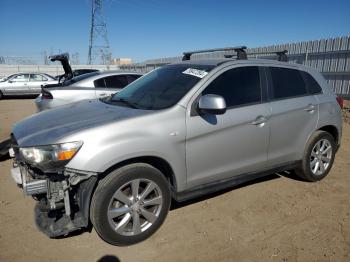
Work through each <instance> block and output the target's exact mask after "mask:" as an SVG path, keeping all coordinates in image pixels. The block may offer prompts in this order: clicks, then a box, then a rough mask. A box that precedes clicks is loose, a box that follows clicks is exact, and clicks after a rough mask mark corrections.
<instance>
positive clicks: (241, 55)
mask: <svg viewBox="0 0 350 262" xmlns="http://www.w3.org/2000/svg"><path fill="white" fill-rule="evenodd" d="M245 49H247V47H246V46H237V47H224V48H214V49H203V50H197V51H189V52H184V53H183V57H182V61H186V60H191V55H193V54H200V53H212V52H220V51H232V50H233V51H235V52H236V53H237V59H247V53H246V51H245ZM225 57H226V58H231V57H233V55H225Z"/></svg>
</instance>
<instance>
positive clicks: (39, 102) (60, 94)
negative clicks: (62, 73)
mask: <svg viewBox="0 0 350 262" xmlns="http://www.w3.org/2000/svg"><path fill="white" fill-rule="evenodd" d="M141 76H142V74H140V73H135V72H123V71H105V72H100V71H97V72H93V73H88V74H83V75H80V76H77V77H73V78H71V79H70V80H66V81H65V82H64V85H61V86H60V87H51V88H45V87H43V88H42V93H41V95H40V96H38V97H37V98H36V99H35V105H36V107H37V109H38V111H42V110H45V109H50V108H54V107H57V106H62V105H65V104H70V103H74V102H77V101H80V100H84V99H95V98H102V97H106V96H110V95H112V94H114V93H117V92H119V91H120V90H121V89H123V88H124V87H125V86H127V85H128V84H130V83H131V82H133V81H135V80H136V79H138V78H139V77H141Z"/></svg>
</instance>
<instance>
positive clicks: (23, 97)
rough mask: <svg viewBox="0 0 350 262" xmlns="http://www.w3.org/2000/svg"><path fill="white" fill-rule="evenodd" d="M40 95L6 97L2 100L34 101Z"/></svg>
mask: <svg viewBox="0 0 350 262" xmlns="http://www.w3.org/2000/svg"><path fill="white" fill-rule="evenodd" d="M38 95H39V94H37V95H21V96H5V97H3V98H2V99H1V100H17V99H34V98H36V97H37V96H38ZM1 100H0V101H1Z"/></svg>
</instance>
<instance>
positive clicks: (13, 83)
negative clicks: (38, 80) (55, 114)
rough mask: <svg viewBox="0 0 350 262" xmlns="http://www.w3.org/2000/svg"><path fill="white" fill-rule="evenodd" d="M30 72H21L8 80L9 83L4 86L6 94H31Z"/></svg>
mask: <svg viewBox="0 0 350 262" xmlns="http://www.w3.org/2000/svg"><path fill="white" fill-rule="evenodd" d="M28 81H29V74H19V75H16V76H14V77H13V78H11V79H9V80H8V81H7V85H6V86H5V88H4V94H7V95H28V94H30V91H29V86H28Z"/></svg>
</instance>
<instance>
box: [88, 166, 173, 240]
mask: <svg viewBox="0 0 350 262" xmlns="http://www.w3.org/2000/svg"><path fill="white" fill-rule="evenodd" d="M136 188H137V189H136ZM152 188H153V189H152ZM147 191H148V192H147ZM151 201H153V202H151ZM170 203H171V194H170V187H169V183H168V181H167V180H166V178H165V177H164V175H163V174H162V173H161V172H160V171H159V170H158V169H156V168H154V167H153V166H151V165H148V164H144V163H136V164H131V165H128V166H124V167H121V168H119V169H117V170H115V171H113V172H111V173H110V174H108V175H107V176H106V177H105V178H103V179H102V180H101V181H100V182H99V183H98V185H97V188H96V190H95V193H94V195H93V197H92V201H91V208H90V218H91V222H92V224H93V226H94V228H95V230H96V231H97V233H98V234H99V235H100V237H101V238H102V239H103V240H105V241H106V242H108V243H110V244H112V245H117V246H125V245H132V244H136V243H138V242H141V241H143V240H145V239H146V238H148V237H150V236H151V235H152V234H153V233H154V232H155V231H156V230H157V229H158V228H159V227H160V226H161V225H162V223H163V222H164V220H165V218H166V216H167V214H168V211H169V207H170ZM152 204H153V205H152ZM117 228H118V230H117Z"/></svg>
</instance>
